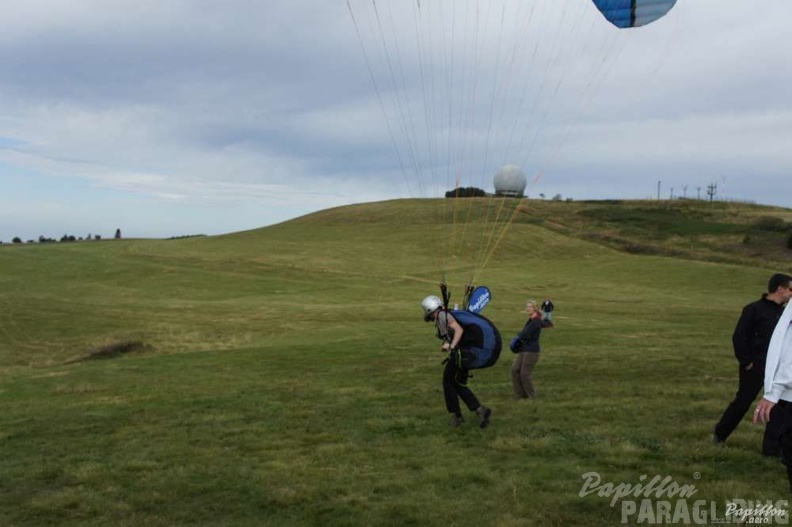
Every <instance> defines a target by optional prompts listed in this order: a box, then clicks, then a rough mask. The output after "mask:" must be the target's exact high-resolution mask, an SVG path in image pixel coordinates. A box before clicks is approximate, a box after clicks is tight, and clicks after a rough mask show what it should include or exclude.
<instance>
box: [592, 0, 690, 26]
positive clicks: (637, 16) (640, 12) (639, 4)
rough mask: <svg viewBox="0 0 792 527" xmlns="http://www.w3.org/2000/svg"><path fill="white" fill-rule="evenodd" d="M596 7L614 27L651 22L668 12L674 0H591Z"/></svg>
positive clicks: (643, 24) (642, 24)
mask: <svg viewBox="0 0 792 527" xmlns="http://www.w3.org/2000/svg"><path fill="white" fill-rule="evenodd" d="M592 1H593V2H594V5H596V6H597V9H599V10H600V12H601V13H602V14H603V15H604V16H605V18H607V19H608V21H610V23H611V24H613V25H614V26H616V27H620V28H628V27H638V26H645V25H646V24H651V23H652V22H654V21H655V20H657V19H658V18H661V17H664V16H665V15H666V13H668V12H669V11H670V10H671V8H672V7H674V4H676V0H592Z"/></svg>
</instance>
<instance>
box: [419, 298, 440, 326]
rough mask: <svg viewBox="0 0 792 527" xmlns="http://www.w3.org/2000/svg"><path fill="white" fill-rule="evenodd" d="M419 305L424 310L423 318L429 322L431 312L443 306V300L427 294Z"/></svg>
mask: <svg viewBox="0 0 792 527" xmlns="http://www.w3.org/2000/svg"><path fill="white" fill-rule="evenodd" d="M421 307H423V310H424V320H425V321H427V322H429V321H430V320H432V313H434V312H435V311H437V310H438V309H440V308H441V307H443V301H442V300H440V298H438V297H436V296H435V295H429V296H427V297H426V298H424V299H423V301H422V302H421Z"/></svg>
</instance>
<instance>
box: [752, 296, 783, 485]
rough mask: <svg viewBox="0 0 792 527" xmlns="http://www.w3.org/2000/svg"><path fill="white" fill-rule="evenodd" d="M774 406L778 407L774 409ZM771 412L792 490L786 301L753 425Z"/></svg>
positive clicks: (765, 420)
mask: <svg viewBox="0 0 792 527" xmlns="http://www.w3.org/2000/svg"><path fill="white" fill-rule="evenodd" d="M776 405H777V406H776ZM774 408H779V409H778V410H775V412H773V409H774ZM771 413H772V414H773V418H774V419H775V420H776V421H778V420H780V421H781V434H780V436H779V438H778V443H779V446H780V447H781V460H782V461H783V462H784V464H785V465H786V467H787V479H788V480H789V488H790V490H792V302H790V303H788V304H787V307H786V309H785V310H784V313H783V315H781V319H780V320H779V321H778V324H777V325H776V328H775V331H773V336H772V338H771V339H770V346H769V347H768V349H767V372H766V373H765V380H764V397H763V398H762V400H761V401H759V404H757V405H756V411H755V412H754V415H753V422H754V424H757V423H767V422H768V421H770V415H771Z"/></svg>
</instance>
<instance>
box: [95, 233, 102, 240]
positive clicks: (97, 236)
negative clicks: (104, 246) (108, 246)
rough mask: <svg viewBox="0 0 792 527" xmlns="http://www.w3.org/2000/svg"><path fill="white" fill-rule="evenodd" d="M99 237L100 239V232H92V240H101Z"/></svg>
mask: <svg viewBox="0 0 792 527" xmlns="http://www.w3.org/2000/svg"><path fill="white" fill-rule="evenodd" d="M101 239H102V235H101V234H94V240H101Z"/></svg>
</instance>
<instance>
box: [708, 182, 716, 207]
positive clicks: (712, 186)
mask: <svg viewBox="0 0 792 527" xmlns="http://www.w3.org/2000/svg"><path fill="white" fill-rule="evenodd" d="M717 193H718V184H717V183H710V184H709V185H707V195H709V198H710V199H709V200H710V203H712V200H713V199H715V195H716V194H717Z"/></svg>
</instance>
